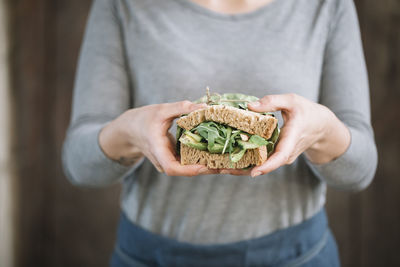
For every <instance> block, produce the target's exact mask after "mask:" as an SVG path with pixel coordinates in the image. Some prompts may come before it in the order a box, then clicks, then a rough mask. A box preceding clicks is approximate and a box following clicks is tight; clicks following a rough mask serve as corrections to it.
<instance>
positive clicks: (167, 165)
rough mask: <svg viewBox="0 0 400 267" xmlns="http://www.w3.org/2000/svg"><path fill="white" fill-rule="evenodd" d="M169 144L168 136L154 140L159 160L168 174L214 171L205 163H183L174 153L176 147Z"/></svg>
mask: <svg viewBox="0 0 400 267" xmlns="http://www.w3.org/2000/svg"><path fill="white" fill-rule="evenodd" d="M169 144H170V142H169V139H168V138H167V137H165V138H162V139H161V140H154V147H157V153H156V155H157V156H156V157H157V160H158V162H160V164H161V167H162V168H163V170H164V171H165V173H166V174H167V175H169V176H194V175H199V174H209V173H213V172H212V171H210V170H208V168H207V167H206V166H204V165H198V164H197V165H181V164H180V162H178V161H177V159H176V157H175V155H174V154H173V151H174V148H172V147H170V145H169Z"/></svg>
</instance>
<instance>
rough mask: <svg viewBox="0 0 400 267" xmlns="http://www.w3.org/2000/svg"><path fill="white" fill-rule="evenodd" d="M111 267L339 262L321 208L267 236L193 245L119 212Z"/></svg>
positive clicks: (332, 238)
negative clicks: (153, 229) (292, 224)
mask: <svg viewBox="0 0 400 267" xmlns="http://www.w3.org/2000/svg"><path fill="white" fill-rule="evenodd" d="M111 266H112V267H128V266H138V267H141V266H146V267H147V266H190V267H191V266H193V267H196V266H199V267H200V266H202V267H204V266H218V267H220V266H309V267H314V266H315V267H317V266H318V267H325V266H326V267H328V266H329V267H330V266H332V267H337V266H340V262H339V255H338V250H337V246H336V242H335V239H334V237H333V235H332V233H331V231H330V229H329V227H328V223H327V218H326V213H325V210H324V209H322V210H321V211H320V212H318V213H317V214H316V215H314V216H313V217H312V218H310V219H308V220H306V221H304V222H302V223H300V224H297V225H294V226H291V227H288V228H285V229H282V230H278V231H275V232H273V233H271V234H268V235H266V236H262V237H259V238H255V239H250V240H243V241H239V242H234V243H228V244H211V245H195V244H190V243H184V242H179V241H176V240H172V239H169V238H165V237H162V236H160V235H157V234H153V233H151V232H149V231H147V230H145V229H143V228H141V227H138V226H136V225H135V224H133V223H131V222H130V221H129V220H128V218H127V217H126V216H125V215H124V214H122V215H121V220H120V224H119V228H118V234H117V244H116V247H115V250H114V253H113V255H112V258H111Z"/></svg>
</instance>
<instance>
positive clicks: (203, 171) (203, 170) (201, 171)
mask: <svg viewBox="0 0 400 267" xmlns="http://www.w3.org/2000/svg"><path fill="white" fill-rule="evenodd" d="M207 171H208V168H207V167H203V168H201V169H200V170H199V172H198V173H199V174H201V173H205V172H207Z"/></svg>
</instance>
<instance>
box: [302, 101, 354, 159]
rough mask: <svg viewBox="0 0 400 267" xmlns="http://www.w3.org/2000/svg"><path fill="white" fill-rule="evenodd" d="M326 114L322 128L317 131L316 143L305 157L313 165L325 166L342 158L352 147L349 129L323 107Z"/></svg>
mask: <svg viewBox="0 0 400 267" xmlns="http://www.w3.org/2000/svg"><path fill="white" fill-rule="evenodd" d="M323 107H324V109H325V112H323V113H322V114H324V116H323V118H322V120H321V123H320V125H321V128H320V129H319V131H317V138H316V141H315V142H314V143H313V144H312V145H311V146H310V147H309V148H308V149H307V150H306V151H305V156H306V157H307V158H308V160H310V161H311V162H312V163H315V164H324V163H328V162H330V161H332V160H334V159H336V158H338V157H339V156H341V155H342V154H343V153H344V152H345V151H346V150H347V148H348V146H349V145H350V132H349V129H348V128H347V127H346V125H344V123H343V122H341V121H340V120H339V119H338V118H337V117H336V115H335V114H334V113H333V112H332V111H331V110H329V109H328V108H327V107H325V106H323Z"/></svg>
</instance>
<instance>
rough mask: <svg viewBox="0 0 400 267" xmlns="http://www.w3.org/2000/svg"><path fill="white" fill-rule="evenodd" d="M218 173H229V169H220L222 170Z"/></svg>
mask: <svg viewBox="0 0 400 267" xmlns="http://www.w3.org/2000/svg"><path fill="white" fill-rule="evenodd" d="M220 174H229V171H227V170H222V171H221V172H220Z"/></svg>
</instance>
